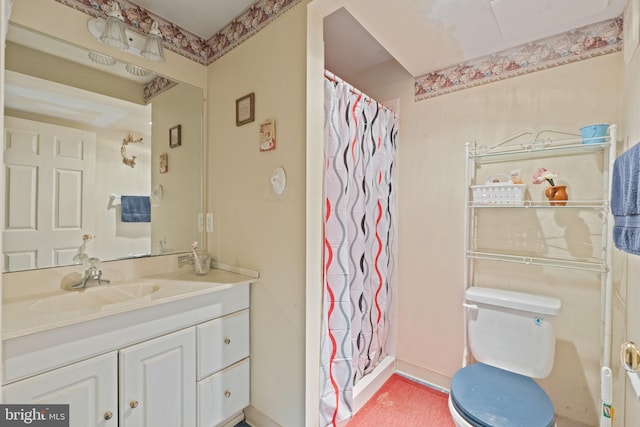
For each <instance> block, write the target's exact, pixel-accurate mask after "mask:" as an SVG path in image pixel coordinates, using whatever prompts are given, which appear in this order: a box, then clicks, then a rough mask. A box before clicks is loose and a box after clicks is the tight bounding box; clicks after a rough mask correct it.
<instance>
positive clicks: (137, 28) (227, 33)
mask: <svg viewBox="0 0 640 427" xmlns="http://www.w3.org/2000/svg"><path fill="white" fill-rule="evenodd" d="M56 1H57V2H58V3H62V4H64V5H66V6H69V7H72V8H74V9H76V10H79V11H81V12H84V13H86V14H88V15H90V16H93V17H94V18H105V17H106V16H107V13H108V11H109V9H110V5H111V2H112V0H56ZM300 1H301V0H257V1H256V2H255V3H254V4H253V5H251V6H250V7H249V8H248V9H247V10H245V11H244V12H243V13H242V14H240V15H239V16H238V17H237V18H235V19H234V20H232V21H231V22H230V23H229V24H227V25H226V26H225V27H224V28H223V29H221V30H220V31H218V33H216V34H215V35H214V36H213V37H212V38H211V39H210V40H204V39H202V38H200V37H198V36H196V35H195V34H193V33H190V32H189V31H187V30H185V29H183V28H180V27H179V26H177V25H175V24H173V23H171V22H169V21H167V20H166V19H163V18H161V17H159V16H157V15H154V14H153V13H151V12H149V11H148V10H146V9H144V8H142V7H140V6H138V5H136V4H135V3H133V2H132V1H130V0H118V4H119V5H120V9H121V10H122V15H123V16H124V19H125V23H126V25H127V27H128V29H129V30H131V31H133V32H136V33H138V34H142V35H143V36H146V35H147V33H148V32H149V29H150V28H151V24H152V22H153V21H156V22H157V23H158V26H159V29H160V32H161V33H162V37H163V39H164V46H165V48H166V49H168V50H171V51H173V52H175V53H177V54H179V55H182V56H184V57H186V58H189V59H191V60H193V61H196V62H198V63H200V64H203V65H209V64H211V63H212V62H213V61H215V60H216V59H218V58H220V57H221V56H222V55H224V54H225V53H227V52H229V51H230V50H232V49H233V48H235V47H236V46H238V45H239V44H240V43H242V42H244V41H245V40H247V39H248V38H249V37H251V36H253V35H254V34H256V33H257V32H258V31H260V30H261V29H262V28H264V27H265V26H266V25H267V24H269V23H270V22H272V21H273V20H274V19H276V18H277V17H278V16H280V15H281V14H283V13H284V12H286V11H287V10H289V9H290V8H291V7H293V6H295V5H296V4H297V3H299V2H300ZM176 7H179V4H178V3H176Z"/></svg>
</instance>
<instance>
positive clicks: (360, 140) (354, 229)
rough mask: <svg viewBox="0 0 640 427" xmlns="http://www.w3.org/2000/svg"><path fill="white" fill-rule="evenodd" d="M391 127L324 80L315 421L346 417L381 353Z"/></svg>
mask: <svg viewBox="0 0 640 427" xmlns="http://www.w3.org/2000/svg"><path fill="white" fill-rule="evenodd" d="M397 129H398V123H397V118H396V116H395V114H394V113H393V112H391V111H389V110H388V109H386V108H385V107H383V106H382V105H381V104H379V103H377V102H376V101H373V100H371V99H369V98H368V97H366V96H364V95H363V94H362V93H360V92H358V91H356V90H354V89H353V88H352V87H351V86H350V85H349V84H347V83H345V82H342V81H340V80H339V79H337V81H332V80H329V79H325V125H324V135H325V136H324V144H325V148H324V153H325V159H324V160H325V172H324V175H325V176H324V260H323V261H324V270H323V274H324V277H323V284H324V290H323V319H322V344H321V351H322V354H321V382H320V386H321V391H320V394H321V401H320V426H340V425H344V424H346V423H347V422H348V420H349V419H350V418H351V416H352V400H353V395H352V392H353V387H354V386H355V384H356V383H357V382H358V381H359V380H360V379H361V378H362V377H363V376H365V375H367V374H368V373H370V372H371V371H373V369H374V368H375V367H376V365H377V363H378V362H379V361H381V360H382V359H383V358H384V357H385V356H386V355H387V346H388V338H389V334H390V325H389V323H390V321H391V319H390V313H389V311H390V309H391V307H392V306H391V303H392V298H393V296H394V292H395V263H396V249H395V247H396V224H395V222H396V179H395V168H396V165H395V155H396V139H397V133H398V131H397Z"/></svg>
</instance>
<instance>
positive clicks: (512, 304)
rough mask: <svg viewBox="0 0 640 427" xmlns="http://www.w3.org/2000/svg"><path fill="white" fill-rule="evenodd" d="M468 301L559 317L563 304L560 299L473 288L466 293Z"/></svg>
mask: <svg viewBox="0 0 640 427" xmlns="http://www.w3.org/2000/svg"><path fill="white" fill-rule="evenodd" d="M465 297H466V300H467V301H469V302H476V303H482V304H489V305H495V306H498V307H506V308H512V309H514V310H523V311H529V312H532V313H540V314H548V315H552V316H557V315H558V314H559V313H560V307H561V306H562V303H561V302H560V300H559V299H558V298H554V297H548V296H542V295H534V294H528V293H523V292H515V291H508V290H505V289H493V288H483V287H479V286H473V287H470V288H469V289H467V291H466V292H465Z"/></svg>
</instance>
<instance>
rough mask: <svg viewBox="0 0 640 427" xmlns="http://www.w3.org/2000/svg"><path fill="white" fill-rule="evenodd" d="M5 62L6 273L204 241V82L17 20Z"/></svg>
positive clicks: (145, 253)
mask: <svg viewBox="0 0 640 427" xmlns="http://www.w3.org/2000/svg"><path fill="white" fill-rule="evenodd" d="M5 66H6V69H5V73H6V74H5V77H6V81H5V129H4V132H5V133H4V147H3V150H4V163H5V164H4V171H5V211H4V216H5V221H4V228H3V252H4V253H3V261H4V271H5V272H10V271H21V270H29V269H35V268H46V267H54V266H62V265H70V264H73V263H74V261H73V258H74V256H75V255H76V254H78V253H79V252H81V251H85V252H86V253H87V254H88V255H89V256H95V257H98V258H100V259H101V260H102V261H107V260H115V259H124V258H132V257H142V256H151V255H158V254H168V253H174V252H184V251H189V250H190V247H191V243H192V242H193V241H202V231H201V227H199V226H198V224H199V223H200V222H199V221H198V218H199V217H200V213H201V212H202V165H201V162H202V158H203V156H202V139H203V138H202V134H203V132H202V129H203V123H202V120H203V111H202V107H203V91H202V89H201V88H196V87H193V86H190V85H187V84H184V83H180V82H175V81H170V80H168V79H166V78H162V77H161V76H157V75H154V74H153V73H151V72H149V71H147V70H145V69H143V68H140V67H137V66H134V65H131V64H124V63H122V62H121V61H116V60H114V59H113V58H110V57H107V56H104V55H101V54H100V53H99V52H89V51H87V50H86V49H83V48H79V47H77V46H74V45H71V44H69V43H67V42H61V41H59V40H54V39H52V38H50V37H47V36H46V35H43V34H41V33H38V32H34V31H32V30H31V29H27V28H23V27H20V26H16V25H14V24H11V25H10V27H9V31H8V34H7V46H6V64H5ZM175 129H180V133H179V135H178V134H176V132H175ZM178 137H179V140H178V139H177V138H178Z"/></svg>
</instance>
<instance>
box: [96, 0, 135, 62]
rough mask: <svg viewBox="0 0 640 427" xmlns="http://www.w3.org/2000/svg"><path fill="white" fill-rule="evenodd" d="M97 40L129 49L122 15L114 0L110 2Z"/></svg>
mask: <svg viewBox="0 0 640 427" xmlns="http://www.w3.org/2000/svg"><path fill="white" fill-rule="evenodd" d="M98 40H99V41H100V42H101V43H104V44H108V45H109V46H113V47H117V48H118V49H122V50H127V49H129V42H128V40H127V34H126V32H125V30H124V17H123V16H122V13H121V12H120V6H119V5H118V2H116V1H114V2H111V10H110V11H109V13H108V14H107V20H106V22H105V24H104V28H103V30H102V34H100V37H99V38H98Z"/></svg>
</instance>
